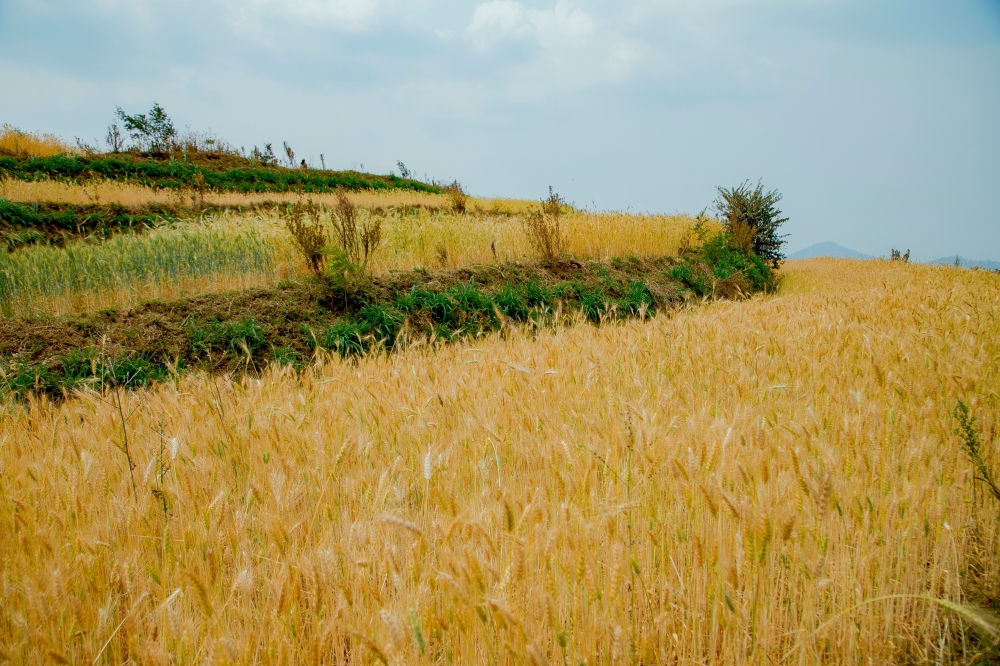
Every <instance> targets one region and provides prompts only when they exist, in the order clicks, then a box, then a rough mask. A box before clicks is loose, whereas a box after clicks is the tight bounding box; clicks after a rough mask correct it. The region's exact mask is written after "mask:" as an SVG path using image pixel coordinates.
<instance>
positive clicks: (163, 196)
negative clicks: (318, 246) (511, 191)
mask: <svg viewBox="0 0 1000 666" xmlns="http://www.w3.org/2000/svg"><path fill="white" fill-rule="evenodd" d="M0 198H3V199H7V200H9V201H23V202H42V201H51V202H55V203H68V204H79V205H85V204H94V203H100V204H109V203H118V204H121V205H123V206H143V205H146V204H154V203H155V204H164V205H180V206H192V205H194V204H196V203H197V201H198V193H197V192H194V191H193V190H165V189H153V188H151V187H146V186H144V185H140V184H138V183H132V182H127V181H120V180H93V181H88V182H86V183H85V184H84V185H77V184H76V183H71V182H62V181H56V180H41V181H23V180H14V179H10V178H8V179H3V180H0ZM311 198H312V200H313V201H314V202H316V203H318V204H325V205H327V206H331V207H332V206H336V205H337V195H336V194H333V193H331V194H313V195H311ZM348 198H350V199H351V201H353V202H354V204H355V205H357V206H361V207H365V208H375V207H379V206H380V207H383V208H389V207H391V206H418V205H420V206H424V207H435V208H446V207H447V206H448V205H449V199H448V197H446V196H444V195H441V194H427V193H425V192H413V191H407V190H391V191H375V190H371V191H362V192H350V193H348ZM303 199H304V197H302V196H300V195H298V194H295V193H291V192H289V193H280V192H260V193H240V192H211V191H209V192H206V193H205V197H204V202H205V204H214V205H217V206H249V205H253V204H259V203H267V202H272V201H292V202H297V201H302V200H303ZM484 201H487V200H484Z"/></svg>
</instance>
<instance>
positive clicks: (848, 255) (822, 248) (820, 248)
mask: <svg viewBox="0 0 1000 666" xmlns="http://www.w3.org/2000/svg"><path fill="white" fill-rule="evenodd" d="M812 257H841V258H844V259H870V258H871V257H869V256H868V255H867V254H862V253H861V252H858V251H857V250H852V249H851V248H848V247H844V246H843V245H837V244H836V243H834V242H833V241H826V242H825V243H816V244H815V245H810V246H809V247H806V248H803V249H801V250H799V251H798V252H793V253H792V254H790V255H788V258H789V259H811V258H812Z"/></svg>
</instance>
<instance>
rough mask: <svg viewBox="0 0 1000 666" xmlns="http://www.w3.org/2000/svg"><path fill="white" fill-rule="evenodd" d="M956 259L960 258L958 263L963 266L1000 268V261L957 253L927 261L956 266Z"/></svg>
mask: <svg viewBox="0 0 1000 666" xmlns="http://www.w3.org/2000/svg"><path fill="white" fill-rule="evenodd" d="M955 259H958V265H959V266H961V267H962V268H987V269H989V270H1000V261H991V260H989V259H966V258H965V257H962V256H957V255H956V256H951V257H941V258H940V259H935V260H934V261H928V262H927V263H929V264H947V265H948V266H954V265H955Z"/></svg>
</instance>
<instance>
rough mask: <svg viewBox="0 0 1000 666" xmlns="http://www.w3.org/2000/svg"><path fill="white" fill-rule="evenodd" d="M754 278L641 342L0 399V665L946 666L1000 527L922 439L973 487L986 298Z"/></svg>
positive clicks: (607, 338)
mask: <svg viewBox="0 0 1000 666" xmlns="http://www.w3.org/2000/svg"><path fill="white" fill-rule="evenodd" d="M784 274H785V276H784V282H783V286H782V288H781V291H780V292H779V293H778V294H777V295H769V296H759V297H755V298H753V299H750V300H747V301H742V302H714V303H706V304H704V305H701V306H698V307H696V308H693V309H690V310H684V311H677V312H674V313H670V314H669V315H668V314H661V315H658V316H656V317H654V318H651V319H647V320H645V321H631V322H627V323H621V324H615V325H607V326H603V327H599V328H598V327H593V326H590V325H587V324H580V325H576V326H572V327H570V328H564V329H559V330H554V331H553V330H540V331H534V332H531V331H508V332H507V333H506V334H505V335H504V336H499V337H493V338H488V339H482V340H478V341H476V342H475V343H471V344H456V345H451V346H444V347H437V348H428V347H426V346H420V347H414V348H411V349H409V350H406V351H404V352H401V353H398V354H393V355H389V356H372V357H367V358H364V359H361V360H360V361H358V362H356V363H351V362H341V361H336V360H329V359H328V360H325V361H319V362H317V364H316V365H315V366H314V367H313V368H311V369H309V370H307V371H306V372H304V373H303V374H302V375H301V376H296V375H295V374H294V373H291V372H289V371H287V370H270V371H267V372H266V373H265V374H264V375H263V376H262V377H260V378H254V377H245V378H243V379H242V380H240V381H230V380H227V379H224V378H215V379H213V378H211V377H205V376H187V377H185V378H183V379H181V380H179V381H178V382H177V383H176V384H168V385H162V386H159V387H155V388H152V389H148V390H142V391H136V392H134V393H127V394H126V393H123V394H121V396H120V397H119V396H117V395H116V394H114V393H111V394H106V395H96V394H81V395H79V396H76V397H74V398H73V399H71V400H68V401H66V402H65V403H63V404H59V405H55V404H51V403H48V402H46V401H44V400H43V401H33V402H29V403H27V404H24V403H9V404H7V405H6V406H5V407H4V412H3V418H2V421H0V442H2V443H0V488H2V492H0V496H2V498H3V499H2V501H0V562H3V564H2V566H0V595H2V600H3V603H2V606H0V657H2V658H4V659H7V660H8V661H10V662H13V663H18V664H35V663H44V662H57V663H80V664H82V663H98V664H102V663H103V664H122V663H141V664H169V663H185V664H187V663H244V664H298V663H330V664H337V663H340V664H347V663H350V664H359V663H387V664H423V663H434V664H448V663H455V664H473V663H476V664H478V663H487V664H489V663H495V664H524V663H528V664H547V663H560V664H569V663H572V664H578V663H585V664H604V663H614V664H662V663H684V664H689V663H733V664H814V663H856V664H868V663H885V662H897V661H899V662H903V661H905V662H911V663H972V661H973V660H974V658H975V657H976V653H977V650H979V649H980V648H979V646H981V645H982V644H983V643H982V642H981V641H980V639H979V638H977V634H976V631H975V630H974V629H973V628H972V626H971V625H970V624H967V623H965V622H964V621H963V620H961V619H960V618H959V616H958V615H956V614H953V613H951V612H949V611H948V610H946V609H945V608H943V607H942V606H941V605H939V604H935V603H932V602H929V601H928V600H927V599H926V597H933V598H937V599H942V600H945V601H950V602H954V603H962V604H981V603H983V600H984V599H987V598H990V597H991V598H993V599H996V598H997V595H998V585H1000V557H998V555H1000V553H998V546H1000V542H998V539H1000V520H998V517H1000V507H998V506H997V505H996V504H995V503H993V504H990V502H991V501H992V499H991V498H989V497H985V498H984V496H983V494H982V493H978V494H974V491H973V489H974V486H973V484H972V473H971V470H970V468H969V465H968V463H967V462H966V460H965V459H964V457H963V454H962V451H961V448H960V446H959V441H958V439H957V437H956V436H955V435H954V434H953V433H954V427H955V423H954V421H953V419H952V418H951V416H950V413H951V412H952V410H953V409H954V407H955V404H956V401H957V400H958V399H962V400H964V401H966V402H967V403H968V404H969V405H970V407H971V409H972V411H973V413H975V414H977V415H978V417H979V422H978V424H979V427H980V429H981V431H982V433H983V438H984V441H985V442H986V445H985V446H986V455H987V458H988V459H989V460H990V461H991V462H992V463H993V464H996V463H997V462H998V457H1000V451H998V446H1000V442H998V434H997V425H998V417H997V415H998V407H1000V394H998V385H1000V384H998V378H1000V374H998V373H1000V319H998V315H1000V289H998V287H1000V280H998V277H997V276H996V275H991V274H984V273H976V272H970V271H963V270H959V269H951V268H941V267H927V266H917V265H904V264H900V263H898V262H894V263H890V262H879V261H867V262H858V261H844V260H811V261H804V262H789V263H788V264H786V267H785V269H784ZM119 399H120V403H119ZM123 420H124V428H123ZM130 461H132V463H133V464H134V469H132V470H131V471H130V464H129V462H130Z"/></svg>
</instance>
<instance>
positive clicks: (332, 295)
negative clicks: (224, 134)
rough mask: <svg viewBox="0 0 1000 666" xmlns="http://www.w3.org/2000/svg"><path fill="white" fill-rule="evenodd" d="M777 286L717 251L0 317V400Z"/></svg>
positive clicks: (648, 308)
mask: <svg viewBox="0 0 1000 666" xmlns="http://www.w3.org/2000/svg"><path fill="white" fill-rule="evenodd" d="M773 285H774V274H773V273H772V272H771V270H770V269H769V268H768V266H767V265H766V264H765V263H764V262H763V261H762V260H760V259H759V258H758V257H755V256H752V255H746V254H743V253H741V252H739V251H736V250H731V249H729V248H728V247H727V246H725V245H724V243H722V242H721V241H720V242H716V243H714V244H709V246H706V247H705V248H702V249H701V250H700V251H699V252H697V253H693V254H689V255H686V256H684V257H681V258H677V257H656V258H643V259H640V258H635V257H629V258H619V259H611V260H607V261H585V262H581V261H578V260H576V259H571V258H566V259H564V260H560V261H558V262H549V263H536V264H518V263H512V264H503V265H480V266H471V267H469V268H462V269H447V270H437V271H428V270H424V269H416V270H413V271H405V272H403V271H399V272H393V273H390V274H389V275H387V276H380V277H376V278H368V279H364V280H358V281H355V282H353V283H352V284H349V285H346V286H344V285H335V284H333V283H331V281H330V280H318V279H308V280H303V281H300V282H286V283H283V284H280V285H279V286H277V287H275V288H273V289H254V290H247V291H241V292H230V293H223V294H211V295H203V296H197V297H192V298H189V299H184V300H178V301H172V302H159V301H152V302H148V303H145V304H143V305H141V306H138V307H136V308H131V309H110V310H104V311H100V312H96V313H89V314H85V315H73V316H64V317H59V318H44V319H7V318H0V394H14V395H19V396H24V395H27V394H36V395H37V394H45V395H48V396H51V397H57V398H58V397H62V396H65V395H66V394H67V393H68V392H69V391H72V390H73V389H76V388H83V387H91V388H97V389H103V388H107V387H113V386H123V387H139V386H144V385H147V384H150V383H154V382H161V381H166V380H169V379H170V378H172V377H175V376H177V375H178V374H180V373H182V372H185V371H190V370H204V371H208V372H245V371H257V370H260V369H261V368H263V367H264V366H266V365H267V364H269V363H276V364H281V365H290V366H294V367H301V366H302V365H304V364H306V363H308V362H309V360H310V359H311V358H313V356H314V355H315V354H316V353H323V352H326V353H334V354H339V355H341V356H345V357H351V356H358V355H361V354H367V353H377V352H381V351H391V350H393V349H397V348H402V347H405V346H407V345H409V344H412V343H414V342H417V341H420V340H430V341H432V342H433V341H439V342H448V341H452V340H458V339H463V338H470V337H476V336H480V335H484V334H488V333H492V332H495V331H500V330H503V329H504V328H505V327H508V326H518V325H540V326H550V325H559V324H562V323H568V322H572V321H578V320H579V319H580V318H583V319H586V320H588V321H590V322H593V323H602V322H605V321H614V320H620V319H624V318H631V317H644V316H647V315H652V314H654V313H656V312H657V311H658V310H665V309H670V308H671V307H676V306H678V305H680V304H683V303H684V302H686V301H690V300H692V299H695V298H702V297H719V298H726V297H738V296H745V295H749V294H751V293H754V292H759V291H763V290H767V289H770V288H771V287H773Z"/></svg>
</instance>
